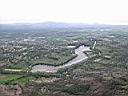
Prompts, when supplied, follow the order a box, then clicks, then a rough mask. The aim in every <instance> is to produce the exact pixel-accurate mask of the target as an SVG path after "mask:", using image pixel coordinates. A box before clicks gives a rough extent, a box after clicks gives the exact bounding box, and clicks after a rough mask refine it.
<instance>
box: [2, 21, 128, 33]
mask: <svg viewBox="0 0 128 96" xmlns="http://www.w3.org/2000/svg"><path fill="white" fill-rule="evenodd" d="M119 26H120V27H127V28H128V25H105V24H84V23H61V22H43V23H12V24H0V31H6V30H38V29H50V28H97V27H100V28H101V27H119Z"/></svg>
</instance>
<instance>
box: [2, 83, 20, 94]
mask: <svg viewBox="0 0 128 96" xmlns="http://www.w3.org/2000/svg"><path fill="white" fill-rule="evenodd" d="M21 94H22V89H21V87H20V86H19V85H0V96H20V95H21Z"/></svg>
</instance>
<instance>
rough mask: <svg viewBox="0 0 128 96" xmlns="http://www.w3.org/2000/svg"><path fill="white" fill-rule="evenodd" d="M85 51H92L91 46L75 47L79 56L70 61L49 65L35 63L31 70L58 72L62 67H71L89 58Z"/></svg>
mask: <svg viewBox="0 0 128 96" xmlns="http://www.w3.org/2000/svg"><path fill="white" fill-rule="evenodd" d="M84 51H85V52H86V51H91V50H90V47H88V46H84V45H81V46H80V47H78V48H76V49H75V54H77V57H75V58H74V59H72V60H70V61H69V62H67V63H65V64H63V65H60V66H56V67H55V66H48V65H35V66H33V67H32V70H31V72H51V73H54V72H57V71H58V70H59V69H61V68H65V67H69V66H71V65H74V64H79V62H81V61H83V60H85V59H87V58H88V57H87V55H86V54H85V53H84Z"/></svg>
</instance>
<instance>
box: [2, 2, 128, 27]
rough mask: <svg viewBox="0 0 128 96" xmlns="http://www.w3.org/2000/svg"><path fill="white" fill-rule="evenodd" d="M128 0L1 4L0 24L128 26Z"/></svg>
mask: <svg viewBox="0 0 128 96" xmlns="http://www.w3.org/2000/svg"><path fill="white" fill-rule="evenodd" d="M127 4H128V1H127V0H118V1H117V0H52V1H51V0H0V23H4V24H8V23H42V22H47V21H50V22H64V23H85V24H96V23H97V24H112V25H128V13H127V9H128V6H127Z"/></svg>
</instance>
